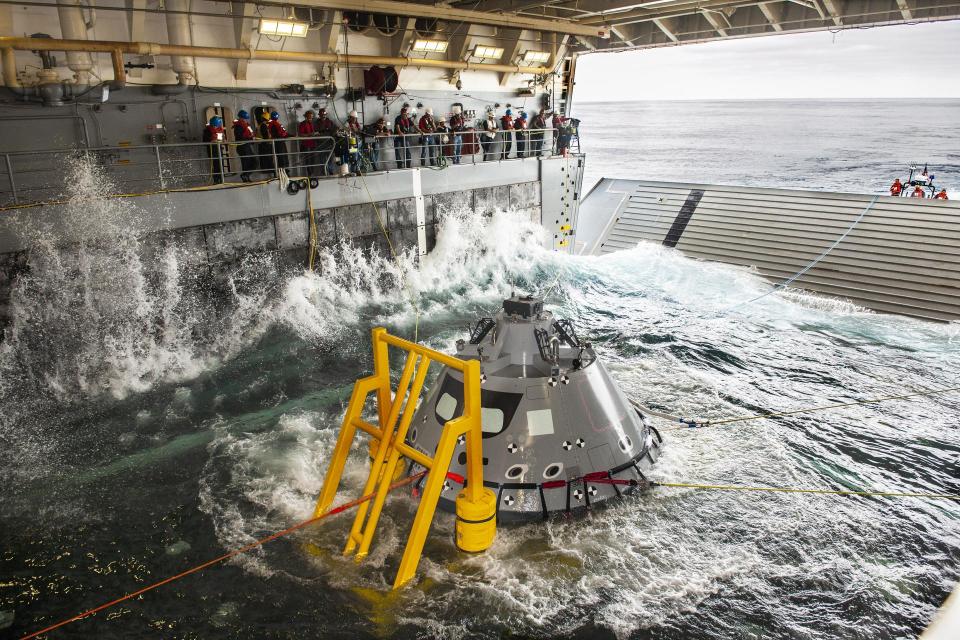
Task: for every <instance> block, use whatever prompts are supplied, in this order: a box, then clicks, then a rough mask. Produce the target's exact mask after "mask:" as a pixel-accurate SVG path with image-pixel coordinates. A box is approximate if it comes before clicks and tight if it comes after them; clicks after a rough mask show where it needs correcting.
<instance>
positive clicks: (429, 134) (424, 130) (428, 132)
mask: <svg viewBox="0 0 960 640" xmlns="http://www.w3.org/2000/svg"><path fill="white" fill-rule="evenodd" d="M419 128H420V133H421V134H423V135H421V136H420V144H421V145H422V146H421V147H420V164H422V165H423V166H425V167H427V166H430V167H435V166H437V164H439V162H438V157H437V156H438V155H439V154H438V153H437V123H436V122H434V120H433V109H432V108H430V107H427V110H426V111H425V112H424V114H423V115H422V116H421V117H420V123H419Z"/></svg>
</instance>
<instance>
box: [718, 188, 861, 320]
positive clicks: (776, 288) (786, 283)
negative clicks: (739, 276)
mask: <svg viewBox="0 0 960 640" xmlns="http://www.w3.org/2000/svg"><path fill="white" fill-rule="evenodd" d="M879 198H880V196H874V197H873V200H871V201H870V204H868V205H867V208H866V209H864V210H863V211H861V212H860V215H859V216H857V218H856V219H855V220H854V221H853V222H851V223H850V226H849V227H847V230H846V231H844V232H843V235H842V236H840V237H839V238H837V239H836V240H834V241H833V244H831V245H830V246H829V247H827V248H826V249H824V250H823V253H821V254H820V255H819V256H817V257H816V258H814V260H813V262H811V263H810V264H808V265H807V266H805V267H804V268H803V269H800V271H797V272H796V273H795V274H793V275H792V276H790V277H789V278H787V279H786V280H784V281H783V282H780V283H778V284H775V285H773V289H771V290H770V291H767V292H766V293H763V294H760V295H759V296H757V297H756V298H751V299H750V300H747V301H745V302H740V303H738V304H735V305H733V306H732V307H727V308H726V309H723V310H721V311H720V313H721V314H724V313H729V312H731V311H733V310H734V309H739V308H740V307H744V306H746V305H748V304H750V303H752V302H756V301H757V300H760V299H761V298H766V297H767V296H768V295H770V294H771V293H775V292H777V291H780V290H782V289H785V288H787V287H789V286H790V285H791V284H793V282H794V281H795V280H796V279H797V278H800V277H802V276H803V275H804V274H805V273H807V272H808V271H810V269H813V268H814V267H815V266H817V264H818V263H819V262H820V261H821V260H823V259H824V258H826V257H827V255H829V254H830V252H831V251H833V250H834V249H836V248H837V245H839V244H840V243H841V242H843V241H844V239H845V238H846V237H847V236H848V235H850V232H851V231H853V228H854V227H856V226H857V224H858V223H859V222H860V221H861V220H863V217H864V216H865V215H867V212H868V211H870V209H872V208H873V205H875V204H876V203H877V200H878V199H879Z"/></svg>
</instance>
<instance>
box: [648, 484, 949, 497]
mask: <svg viewBox="0 0 960 640" xmlns="http://www.w3.org/2000/svg"><path fill="white" fill-rule="evenodd" d="M651 485H652V486H654V487H670V488H675V489H712V490H719V491H768V492H774V493H819V494H826V495H835V496H864V497H876V498H929V499H935V500H960V495H954V494H950V493H912V492H906V491H847V490H841V489H801V488H796V487H756V486H747V485H735V484H698V483H692V482H651Z"/></svg>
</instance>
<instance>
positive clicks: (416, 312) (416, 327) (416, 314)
mask: <svg viewBox="0 0 960 640" xmlns="http://www.w3.org/2000/svg"><path fill="white" fill-rule="evenodd" d="M358 175H359V176H360V181H361V182H363V188H364V189H365V190H366V192H367V198H368V199H369V200H370V204H371V205H373V210H374V212H375V213H376V214H377V222H378V223H379V224H380V231H382V232H383V237H384V238H385V239H386V241H387V246H388V247H390V254H391V255H392V256H393V261H394V262H396V263H397V268H398V269H400V270H401V274H402V270H403V266H402V265H401V264H400V257H399V256H398V255H397V251H396V249H394V248H393V242H392V241H391V240H390V234H389V233H388V232H387V227H386V225H385V224H384V223H383V217H382V216H381V215H380V207H378V206H377V203H376V202H375V201H374V199H373V194H372V193H370V187H368V186H367V179H366V178H365V177H364V176H363V172H360V173H359V174H358ZM403 284H404V288H405V289H406V290H407V296H408V297H409V298H410V306H411V307H413V312H414V322H413V341H414V342H418V341H419V340H418V334H419V331H420V308H419V307H418V306H417V300H416V296H415V295H414V294H413V290H412V289H411V288H410V283H409V282H407V280H406V279H404V283H403Z"/></svg>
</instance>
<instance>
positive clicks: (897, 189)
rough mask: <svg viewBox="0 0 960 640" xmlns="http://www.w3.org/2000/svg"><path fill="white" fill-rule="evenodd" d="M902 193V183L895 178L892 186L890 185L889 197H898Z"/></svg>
mask: <svg viewBox="0 0 960 640" xmlns="http://www.w3.org/2000/svg"><path fill="white" fill-rule="evenodd" d="M902 192H903V183H901V182H900V178H895V179H894V181H893V184H892V185H890V195H892V196H899V195H900V194H901V193H902Z"/></svg>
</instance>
